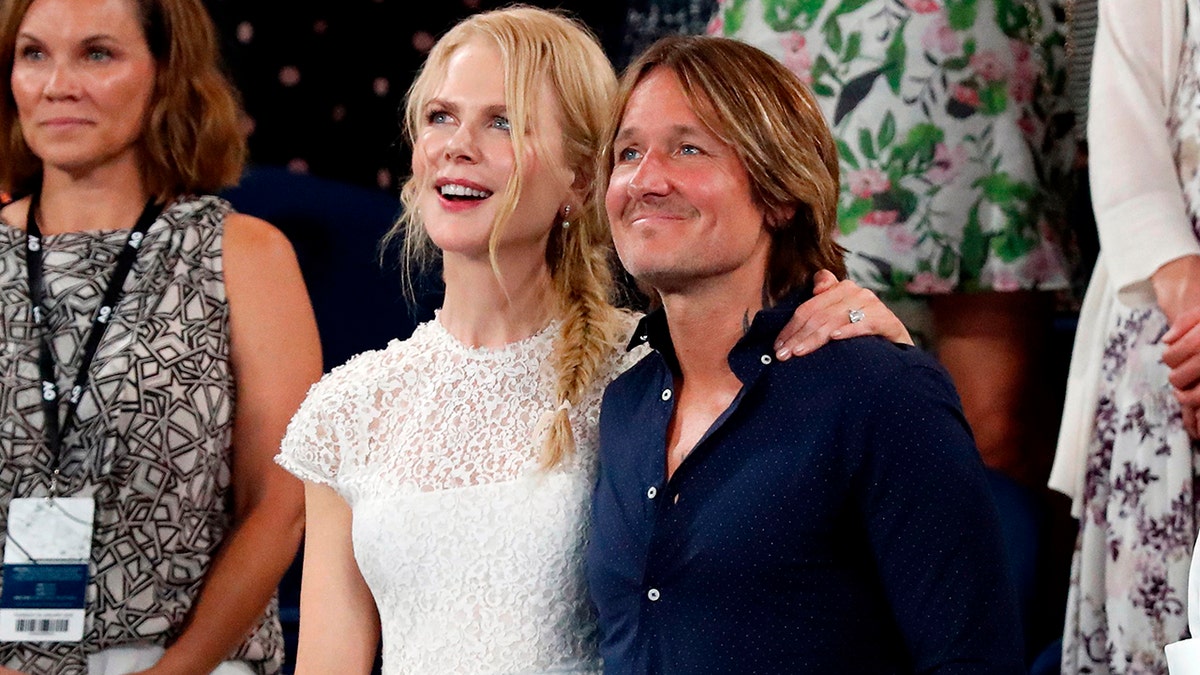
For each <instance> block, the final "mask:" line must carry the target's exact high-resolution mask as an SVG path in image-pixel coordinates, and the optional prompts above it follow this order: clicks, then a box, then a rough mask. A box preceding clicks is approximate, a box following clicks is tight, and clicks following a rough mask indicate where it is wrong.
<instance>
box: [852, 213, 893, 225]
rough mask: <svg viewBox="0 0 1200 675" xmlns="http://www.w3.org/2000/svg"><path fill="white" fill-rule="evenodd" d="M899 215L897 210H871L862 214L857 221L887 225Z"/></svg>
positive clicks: (866, 223)
mask: <svg viewBox="0 0 1200 675" xmlns="http://www.w3.org/2000/svg"><path fill="white" fill-rule="evenodd" d="M899 217H900V212H899V211H871V212H870V213H868V214H867V215H865V216H863V217H862V219H861V220H860V221H859V222H860V223H862V224H863V225H874V226H875V227H887V226H888V225H894V224H895V223H896V219H897V218H899Z"/></svg>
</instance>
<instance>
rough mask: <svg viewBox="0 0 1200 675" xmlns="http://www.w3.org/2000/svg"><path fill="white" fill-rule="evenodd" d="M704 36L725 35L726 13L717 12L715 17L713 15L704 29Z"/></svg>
mask: <svg viewBox="0 0 1200 675" xmlns="http://www.w3.org/2000/svg"><path fill="white" fill-rule="evenodd" d="M704 34H705V35H717V36H721V35H724V34H725V13H724V12H717V13H716V14H715V15H713V18H712V20H711V21H709V22H708V26H706V27H705V28H704Z"/></svg>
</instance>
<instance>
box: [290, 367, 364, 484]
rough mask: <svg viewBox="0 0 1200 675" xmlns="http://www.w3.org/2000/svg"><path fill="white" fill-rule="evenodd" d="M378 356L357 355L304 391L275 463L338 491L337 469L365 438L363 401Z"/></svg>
mask: <svg viewBox="0 0 1200 675" xmlns="http://www.w3.org/2000/svg"><path fill="white" fill-rule="evenodd" d="M380 354H382V352H367V353H365V354H360V355H358V356H356V357H354V358H353V359H351V360H350V361H349V362H347V363H346V364H345V365H342V366H339V367H338V368H335V369H334V370H333V371H331V372H330V373H329V374H327V375H325V377H323V378H321V381H320V382H317V383H316V384H314V385H313V386H312V388H311V389H309V390H308V394H307V395H306V396H305V397H304V402H303V403H301V404H300V409H299V410H297V411H296V414H295V416H293V417H292V420H291V422H289V423H288V428H287V433H286V434H285V435H284V437H283V443H282V445H281V446H280V450H279V454H278V455H276V456H275V462H276V463H278V464H279V465H280V466H282V467H283V468H284V469H287V470H288V471H289V472H290V473H292V474H293V475H295V476H296V477H297V478H300V479H302V480H307V481H311V482H314V483H321V484H324V485H329V486H331V487H333V488H334V489H336V490H338V491H339V492H342V491H343V490H342V486H341V485H340V482H339V474H340V473H341V471H342V467H343V465H344V464H345V463H347V462H349V461H351V460H352V457H353V456H354V454H355V453H356V451H357V450H358V449H359V448H360V446H361V445H362V444H363V443H364V442H365V440H366V434H367V428H366V424H365V420H366V419H367V418H369V415H367V414H365V413H367V412H368V411H366V410H364V409H363V402H364V400H365V392H366V391H367V388H368V387H369V383H370V381H371V380H370V375H371V373H372V372H373V371H374V370H375V367H374V366H373V364H375V363H376V362H377V361H378V360H379V358H378V357H379V355H380Z"/></svg>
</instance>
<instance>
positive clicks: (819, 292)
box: [775, 270, 913, 361]
mask: <svg viewBox="0 0 1200 675" xmlns="http://www.w3.org/2000/svg"><path fill="white" fill-rule="evenodd" d="M852 309H857V310H861V311H862V313H863V319H862V321H859V322H858V323H851V322H850V310H852ZM861 335H881V336H883V337H885V338H887V339H889V340H891V341H892V342H900V343H903V344H908V345H911V344H912V343H913V341H912V337H911V336H910V335H909V334H908V329H907V328H905V327H904V324H903V323H901V322H900V319H897V318H896V315H895V314H893V313H892V311H891V310H890V309H888V308H887V306H885V305H884V304H883V303H882V302H880V300H879V298H878V296H876V295H875V294H874V293H872V292H871V291H869V290H867V289H865V288H863V287H861V286H859V285H858V284H856V283H854V282H853V281H850V280H849V279H846V280H843V281H838V280H837V277H835V276H834V275H833V273H832V272H829V271H828V270H821V271H819V272H817V274H816V275H815V276H814V277H813V297H812V298H811V299H809V300H808V301H807V302H805V303H804V304H802V305H800V306H799V307H797V308H796V313H795V314H794V315H793V316H792V320H791V321H789V322H788V324H787V325H786V326H784V327H783V330H782V331H780V332H779V337H778V338H777V339H776V340H775V358H777V359H779V360H780V361H786V360H788V359H789V358H791V357H792V356H793V355H795V356H803V355H804V354H808V353H809V352H812V351H815V350H816V349H817V348H819V347H822V346H824V345H825V344H826V343H827V342H829V341H830V340H844V339H846V338H852V337H859V336H861Z"/></svg>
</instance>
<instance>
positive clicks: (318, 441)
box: [279, 8, 905, 673]
mask: <svg viewBox="0 0 1200 675" xmlns="http://www.w3.org/2000/svg"><path fill="white" fill-rule="evenodd" d="M615 88H616V79H615V76H614V74H613V71H612V68H611V66H609V64H608V62H607V60H606V59H605V57H604V55H603V53H602V52H601V50H600V48H599V46H598V45H597V44H596V42H595V40H594V38H592V37H591V36H590V35H589V34H588V33H587V32H586V31H585V30H583V29H582V28H580V27H579V26H578V25H576V24H574V23H573V22H571V21H569V20H566V19H564V18H562V17H560V16H557V15H555V14H552V13H549V12H545V11H541V10H535V9H530V8H515V9H508V10H502V11H498V12H491V13H486V14H480V15H476V16H474V17H472V18H471V19H469V20H467V21H465V22H464V23H461V24H459V25H458V26H456V27H455V28H454V29H453V30H451V31H450V32H449V33H448V34H447V35H446V36H445V37H443V38H442V39H441V41H440V42H439V43H438V44H437V46H436V47H435V48H434V49H433V51H432V52H431V54H430V57H429V60H428V62H427V63H426V65H425V68H424V70H423V72H422V73H421V75H420V76H419V77H418V79H417V81H416V82H415V83H414V85H413V87H412V90H411V91H410V93H409V99H408V106H407V110H406V126H407V132H408V134H409V137H410V138H411V140H412V142H413V150H414V152H413V176H412V178H411V180H409V182H408V183H407V185H406V186H405V188H404V192H403V200H404V203H405V206H406V216H405V220H404V222H403V223H402V225H403V226H404V229H405V237H406V239H405V248H406V249H407V253H408V259H409V260H410V261H418V262H419V261H420V260H422V259H423V258H424V257H425V256H426V255H428V254H431V253H437V252H440V255H441V257H442V260H443V268H444V275H445V282H446V296H445V302H444V304H443V306H442V309H441V310H440V311H439V312H438V314H437V317H436V318H435V319H434V320H433V321H431V322H429V323H426V324H423V325H422V326H420V327H418V328H417V330H416V332H415V333H414V334H413V336H412V337H411V338H410V339H409V340H406V341H404V342H393V343H392V344H391V345H389V346H388V347H387V348H386V349H384V350H381V351H377V352H371V353H367V354H363V355H361V356H359V357H357V358H355V359H353V360H351V361H350V362H349V363H348V364H346V365H345V366H343V367H342V368H339V369H337V370H335V371H334V372H332V373H330V374H329V375H328V376H327V377H326V378H325V379H324V380H323V381H322V382H321V383H320V384H319V385H317V386H316V387H315V388H314V389H313V390H312V391H311V392H310V393H309V396H308V399H307V400H306V401H305V403H304V404H303V405H302V407H301V411H300V412H299V413H298V414H297V415H296V417H295V419H294V420H293V421H292V424H291V426H290V428H289V432H288V435H287V437H286V439H285V441H284V444H283V450H282V453H281V456H280V458H279V461H280V463H281V464H283V465H284V466H285V467H287V468H288V469H290V470H291V471H292V472H294V473H295V474H296V475H298V476H300V477H302V478H304V479H305V481H306V497H307V500H308V502H307V504H308V511H307V523H308V535H307V543H306V545H305V562H304V565H305V566H304V575H305V583H304V586H303V591H302V594H301V612H302V614H303V616H304V620H303V621H302V622H301V628H300V652H299V663H298V672H300V673H329V672H338V673H366V672H369V670H370V668H371V665H372V661H373V659H374V656H375V648H376V642H377V640H378V636H379V634H380V631H381V629H382V635H383V658H384V669H385V672H388V673H397V672H415V673H429V672H455V673H459V672H525V673H528V672H592V671H596V670H598V669H599V661H598V658H597V656H596V629H595V624H594V619H593V616H592V613H591V609H590V605H589V603H588V601H587V596H586V591H585V588H584V580H583V565H582V556H583V546H584V540H585V535H586V528H587V515H588V507H589V499H590V492H591V487H592V482H593V477H594V470H595V449H596V429H597V417H598V414H599V398H600V394H601V391H602V390H603V388H604V386H605V385H606V384H607V383H608V382H609V381H610V380H611V379H612V378H613V377H615V376H616V374H618V373H620V372H621V371H622V370H624V369H625V368H626V367H628V366H629V365H631V364H632V363H633V362H635V361H636V360H637V359H639V358H640V357H641V356H643V354H644V351H643V350H644V348H641V349H635V350H633V351H626V350H624V349H623V345H624V344H626V342H627V341H628V339H629V337H630V332H631V330H632V327H633V321H632V317H631V316H630V315H628V314H627V313H624V312H621V311H619V310H617V309H614V308H613V307H612V306H611V305H610V304H609V291H610V286H611V279H610V273H609V267H608V264H609V262H608V256H609V237H608V231H607V228H606V226H605V220H604V216H603V213H602V211H601V209H602V206H601V202H600V201H599V200H598V199H597V194H596V189H597V188H596V185H597V181H596V180H595V179H596V175H595V172H596V168H595V167H596V164H595V158H596V157H597V156H598V155H599V154H600V153H599V147H600V145H599V143H600V137H601V133H602V129H603V127H604V123H605V120H606V117H607V115H608V105H609V102H610V100H611V97H612V95H613V93H614V91H615ZM825 285H827V286H828V285H831V284H829V283H828V281H827V283H826V284H825ZM860 291H861V289H858V288H857V287H854V286H852V285H845V284H842V285H836V286H833V287H832V289H831V290H830V291H829V292H826V293H823V294H822V295H821V296H820V297H819V298H817V300H819V301H820V302H817V303H814V305H812V306H809V307H808V308H807V309H806V310H805V312H804V313H802V314H801V316H800V319H799V320H800V322H801V323H804V324H805V326H806V328H804V329H802V330H800V332H799V333H798V336H797V337H796V338H795V339H794V340H793V341H794V342H795V343H797V344H800V343H803V344H813V345H815V344H817V343H818V342H823V341H824V339H825V336H826V335H827V334H828V333H829V331H830V330H831V328H832V327H833V326H840V327H841V330H842V333H843V335H846V336H848V335H851V334H860V333H863V332H869V331H870V330H878V329H877V328H874V326H882V327H883V328H886V329H888V330H890V331H891V333H890V334H891V335H892V337H898V338H900V339H904V338H905V335H903V334H902V333H901V331H902V328H900V326H899V322H898V321H896V320H895V318H894V317H892V316H890V315H889V314H888V313H887V312H886V311H885V310H883V309H882V306H881V305H879V303H878V301H876V300H874V298H873V296H871V297H869V298H868V300H869V301H870V302H871V303H872V304H870V305H869V306H868V307H867V308H866V309H865V310H863V311H864V313H865V314H866V315H867V316H868V317H873V320H874V321H879V322H880V323H878V324H875V323H872V322H871V321H861V322H858V323H855V324H848V323H847V321H848V318H847V317H848V309H859V307H860V306H861V304H863V303H865V302H867V301H868V300H864V299H863V298H862V297H861V296H860ZM783 349H784V350H786V351H791V350H792V347H790V346H789V347H783ZM804 349H805V347H801V348H800V350H801V351H803V350H804Z"/></svg>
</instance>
